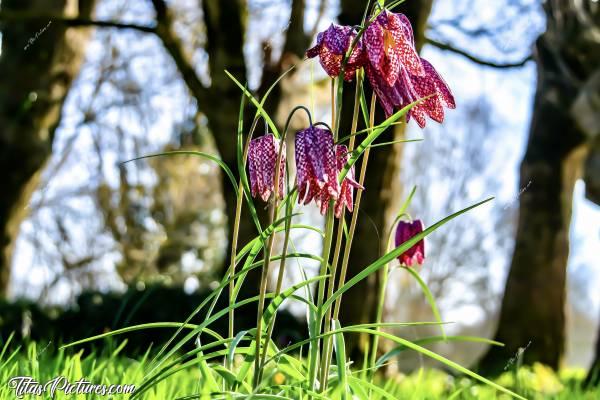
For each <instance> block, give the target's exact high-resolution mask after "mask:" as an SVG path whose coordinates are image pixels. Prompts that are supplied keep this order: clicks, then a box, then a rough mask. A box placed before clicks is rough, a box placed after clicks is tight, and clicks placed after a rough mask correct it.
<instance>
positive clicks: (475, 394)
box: [0, 343, 600, 400]
mask: <svg viewBox="0 0 600 400" xmlns="http://www.w3.org/2000/svg"><path fill="white" fill-rule="evenodd" d="M121 349H122V346H121V348H115V349H114V350H113V351H112V352H110V353H108V352H106V354H105V355H99V354H98V353H88V354H84V353H83V351H80V352H73V351H68V352H67V351H62V350H56V348H55V346H53V345H52V344H50V345H44V346H42V345H39V344H38V345H36V344H35V343H30V344H29V345H27V346H26V348H21V349H20V350H18V351H12V352H11V351H8V350H5V351H4V352H3V353H2V354H1V355H0V381H1V382H2V386H1V387H0V398H1V399H15V398H16V393H15V389H11V388H10V387H9V384H8V382H9V380H10V379H11V378H14V377H18V376H30V377H33V378H34V379H35V380H37V381H38V382H42V383H45V382H47V381H50V380H51V379H53V378H56V377H58V376H64V377H66V378H67V379H68V381H69V382H71V383H73V382H76V381H77V380H79V379H81V378H86V379H87V380H89V381H91V382H92V383H94V384H105V385H107V386H109V385H112V384H128V385H136V386H137V387H139V386H140V385H141V384H142V382H143V379H144V375H145V374H146V373H148V372H149V365H150V357H148V356H146V357H144V356H140V357H139V358H137V359H132V358H128V357H125V356H122V355H121V354H120V350H121ZM268 372H269V373H268V374H267V377H266V378H265V379H266V380H270V386H271V387H277V385H279V387H280V388H281V390H280V392H278V393H275V394H272V395H271V396H255V397H254V398H255V399H260V398H264V399H271V398H272V399H279V398H293V399H295V398H298V397H300V394H299V393H300V392H298V390H299V389H297V388H295V389H292V388H291V387H293V386H294V377H293V376H291V375H290V370H289V367H288V368H283V367H282V368H278V367H275V368H273V369H271V370H270V371H268ZM583 376H584V371H574V370H569V371H563V372H561V373H560V374H559V375H558V376H557V375H556V374H554V373H553V372H552V371H550V370H548V369H546V368H544V367H543V366H540V365H536V366H534V367H533V368H521V369H520V370H519V373H518V374H517V376H516V375H515V372H514V371H512V372H507V373H506V374H504V375H503V376H501V377H500V378H499V379H497V380H496V381H497V382H498V383H499V384H501V385H502V386H505V387H508V388H510V389H512V390H514V391H516V392H517V393H519V394H521V395H523V396H525V397H527V398H529V399H565V400H567V399H576V400H577V399H590V400H592V399H600V390H595V391H588V392H584V391H582V390H581V389H579V388H578V386H579V382H580V381H581V379H582V378H583ZM200 379H201V374H200V371H199V369H198V367H197V366H196V367H191V368H187V369H184V370H182V371H180V372H178V373H176V374H174V375H171V376H169V377H167V378H166V379H165V380H164V381H162V382H159V383H158V384H157V385H155V386H154V387H153V388H152V389H151V390H149V391H147V392H145V393H144V395H143V396H142V398H144V399H160V400H164V399H176V398H179V397H185V396H190V395H194V394H196V393H198V392H199V382H200ZM348 379H349V381H350V383H351V382H352V381H353V380H354V381H355V382H359V385H358V386H354V387H360V386H361V385H360V381H359V379H360V373H357V372H354V373H353V374H352V375H351V376H349V377H348ZM375 383H376V384H377V388H378V389H379V390H372V392H371V393H370V394H367V396H368V398H370V399H383V398H390V395H391V397H393V398H399V399H456V400H458V399H509V398H510V397H509V396H508V395H506V394H499V393H497V392H496V391H495V390H494V389H492V388H490V387H489V386H484V385H481V384H478V383H476V382H474V381H473V380H472V379H469V378H466V377H452V376H450V375H447V374H446V373H444V372H441V371H439V370H433V369H430V370H420V371H416V372H414V373H412V374H410V375H408V376H404V375H402V376H399V377H397V378H395V379H388V380H384V379H381V378H380V379H378V380H376V382H375ZM351 386H352V385H351ZM362 388H363V390H365V391H367V390H368V388H367V386H365V385H362ZM381 389H383V390H381ZM384 393H387V394H384ZM330 395H331V397H333V398H335V397H336V396H335V393H330ZM386 396H387V397H386ZM358 397H359V398H362V397H364V393H363V394H362V395H360V394H359V395H358ZM24 398H26V399H27V398H29V399H33V398H37V399H41V398H49V396H48V395H45V396H43V397H39V396H25V397H24ZM92 398H111V397H110V396H97V395H79V396H77V395H74V394H71V395H67V394H65V393H63V392H62V391H57V392H56V396H55V399H57V400H61V399H92ZM112 398H115V399H126V398H129V396H128V395H115V396H114V397H112ZM189 398H194V397H189ZM213 398H218V396H217V397H213ZM220 398H224V397H223V396H221V397H220ZM236 398H242V397H236Z"/></svg>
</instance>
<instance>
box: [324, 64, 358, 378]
mask: <svg viewBox="0 0 600 400" xmlns="http://www.w3.org/2000/svg"><path fill="white" fill-rule="evenodd" d="M361 71H362V70H358V71H357V72H356V92H355V94H354V110H353V113H352V126H351V127H350V141H349V142H348V151H349V152H352V151H353V150H354V143H355V140H356V136H355V135H354V134H355V133H356V129H357V126H358V115H359V111H360V110H359V108H360V94H361V91H362V76H361ZM336 235H337V237H336V243H335V250H334V252H333V261H332V263H331V276H330V277H329V282H328V283H327V298H330V297H331V295H332V294H333V288H334V286H335V276H336V272H337V266H338V262H339V258H340V253H341V248H342V238H343V237H344V213H342V217H341V218H340V219H339V221H338V229H337V233H336ZM331 312H332V311H331V308H328V309H327V314H326V316H325V327H324V332H325V333H327V332H329V329H330V320H331ZM331 344H332V338H331V337H329V336H328V337H326V338H325V339H324V341H323V354H324V355H325V357H323V359H322V360H321V376H320V381H321V386H322V387H323V388H324V389H325V388H327V379H328V377H329V374H328V373H327V372H328V371H329V365H330V363H331V355H332V352H333V347H332V346H331Z"/></svg>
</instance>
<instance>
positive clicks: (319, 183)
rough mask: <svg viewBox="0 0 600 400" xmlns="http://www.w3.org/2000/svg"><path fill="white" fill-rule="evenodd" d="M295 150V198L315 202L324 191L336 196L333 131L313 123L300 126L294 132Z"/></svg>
mask: <svg viewBox="0 0 600 400" xmlns="http://www.w3.org/2000/svg"><path fill="white" fill-rule="evenodd" d="M295 153H296V154H295V156H296V170H297V173H296V184H297V186H298V202H299V203H301V204H307V203H309V202H310V201H312V200H313V199H315V200H316V201H317V202H318V201H319V199H320V198H322V197H323V193H324V191H325V192H327V193H329V195H331V196H332V197H333V198H335V199H337V196H338V194H339V184H338V183H337V174H336V171H337V170H336V162H335V153H334V145H333V135H332V133H331V132H330V131H329V130H327V129H321V128H318V127H314V126H311V127H310V128H307V129H304V130H301V131H300V132H298V133H296V141H295Z"/></svg>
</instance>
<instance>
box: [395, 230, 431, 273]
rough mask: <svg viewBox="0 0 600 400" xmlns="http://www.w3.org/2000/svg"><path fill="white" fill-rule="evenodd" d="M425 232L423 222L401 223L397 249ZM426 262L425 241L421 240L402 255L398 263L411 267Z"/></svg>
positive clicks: (396, 241)
mask: <svg viewBox="0 0 600 400" xmlns="http://www.w3.org/2000/svg"><path fill="white" fill-rule="evenodd" d="M421 232H423V223H422V222H421V220H418V219H416V220H414V221H410V222H409V221H400V222H398V225H397V226H396V238H395V244H396V247H398V246H400V245H401V244H402V243H404V242H406V241H407V240H409V239H411V238H413V237H414V236H416V235H418V234H419V233H421ZM424 260H425V240H424V239H421V240H419V241H418V242H417V243H416V244H415V245H414V246H412V247H411V248H410V249H408V250H406V251H405V252H404V253H402V254H400V256H399V257H398V261H400V265H403V266H405V267H410V266H412V265H414V264H419V265H421V264H423V261H424Z"/></svg>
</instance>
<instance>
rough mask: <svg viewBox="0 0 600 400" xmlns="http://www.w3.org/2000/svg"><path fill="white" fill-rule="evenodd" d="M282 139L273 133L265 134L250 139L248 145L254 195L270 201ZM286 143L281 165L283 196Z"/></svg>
mask: <svg viewBox="0 0 600 400" xmlns="http://www.w3.org/2000/svg"><path fill="white" fill-rule="evenodd" d="M279 146H280V141H279V140H278V139H275V136H273V135H272V134H268V135H264V136H261V137H258V138H256V139H252V140H251V141H250V145H249V146H248V170H249V172H250V189H251V192H252V197H255V198H256V197H260V198H261V199H262V201H265V202H266V201H268V200H269V197H271V194H272V193H273V192H274V186H275V172H276V169H275V168H276V167H275V163H276V162H277V157H278V155H279ZM285 157H286V155H285V143H283V151H282V153H281V163H280V165H279V197H280V198H282V197H283V181H284V180H285Z"/></svg>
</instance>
